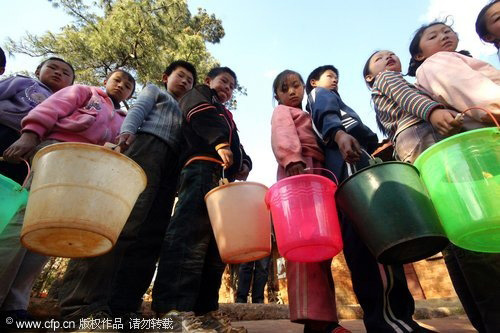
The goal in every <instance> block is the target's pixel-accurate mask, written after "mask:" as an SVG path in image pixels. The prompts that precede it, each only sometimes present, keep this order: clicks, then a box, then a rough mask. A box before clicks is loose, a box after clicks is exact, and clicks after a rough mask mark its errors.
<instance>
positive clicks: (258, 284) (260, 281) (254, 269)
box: [236, 257, 271, 303]
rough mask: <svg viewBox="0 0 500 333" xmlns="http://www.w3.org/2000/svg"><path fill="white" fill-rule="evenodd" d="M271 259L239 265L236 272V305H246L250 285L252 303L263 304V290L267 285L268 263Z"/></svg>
mask: <svg viewBox="0 0 500 333" xmlns="http://www.w3.org/2000/svg"><path fill="white" fill-rule="evenodd" d="M270 260H271V257H266V258H262V259H260V260H256V261H250V262H245V263H242V264H240V268H239V272H238V290H237V291H236V303H246V302H247V297H248V292H249V291H250V284H251V283H252V277H253V284H252V303H264V288H265V287H266V283H267V275H268V272H269V261H270Z"/></svg>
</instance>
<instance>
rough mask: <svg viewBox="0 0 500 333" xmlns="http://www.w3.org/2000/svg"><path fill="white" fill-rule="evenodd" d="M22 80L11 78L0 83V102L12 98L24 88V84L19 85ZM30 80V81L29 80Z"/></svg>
mask: <svg viewBox="0 0 500 333" xmlns="http://www.w3.org/2000/svg"><path fill="white" fill-rule="evenodd" d="M21 80H22V78H20V77H19V76H11V77H8V78H6V79H4V80H2V81H0V100H2V101H3V100H6V99H9V98H11V97H12V96H14V95H15V94H16V93H17V92H18V91H19V90H22V89H24V88H26V85H25V84H20V81H21ZM29 80H32V79H29Z"/></svg>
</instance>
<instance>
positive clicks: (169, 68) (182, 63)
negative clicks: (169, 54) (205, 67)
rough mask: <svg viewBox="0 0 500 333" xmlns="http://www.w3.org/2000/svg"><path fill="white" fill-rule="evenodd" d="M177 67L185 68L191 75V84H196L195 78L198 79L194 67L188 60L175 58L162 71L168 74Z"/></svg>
mask: <svg viewBox="0 0 500 333" xmlns="http://www.w3.org/2000/svg"><path fill="white" fill-rule="evenodd" d="M178 67H182V68H185V69H187V70H188V71H189V72H190V73H191V74H192V75H193V84H196V80H198V74H197V73H196V68H195V67H194V65H193V64H192V63H190V62H187V61H184V60H176V61H174V62H172V63H171V64H170V65H168V66H167V68H165V71H164V72H163V73H164V74H166V75H170V74H172V72H173V71H175V70H176V69H177V68H178Z"/></svg>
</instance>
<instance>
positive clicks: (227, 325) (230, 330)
mask: <svg viewBox="0 0 500 333" xmlns="http://www.w3.org/2000/svg"><path fill="white" fill-rule="evenodd" d="M202 321H203V327H204V328H211V329H213V330H215V332H217V333H247V329H246V328H244V327H242V326H239V327H233V326H231V321H230V320H229V317H228V316H227V315H226V314H225V313H223V312H222V311H220V310H215V311H211V312H209V313H207V314H205V315H204V316H202Z"/></svg>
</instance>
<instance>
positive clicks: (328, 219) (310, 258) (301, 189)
mask: <svg viewBox="0 0 500 333" xmlns="http://www.w3.org/2000/svg"><path fill="white" fill-rule="evenodd" d="M336 189H337V185H335V183H334V182H333V181H331V180H330V179H328V178H326V177H323V176H320V175H314V174H303V175H298V176H292V177H288V178H285V179H282V180H280V181H279V182H277V183H276V184H274V185H273V186H271V188H270V189H269V192H268V193H267V195H266V203H267V204H268V205H269V207H270V208H271V215H272V217H273V224H274V232H275V235H276V242H277V243H278V250H279V252H280V253H281V255H282V256H283V257H285V258H286V259H288V260H292V261H298V262H318V261H322V260H326V259H330V258H333V257H334V256H335V255H337V254H338V253H339V252H340V251H341V250H342V246H343V244H342V235H341V233H340V226H339V221H338V215H337V208H336V206H335V200H334V195H335V191H336Z"/></svg>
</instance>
